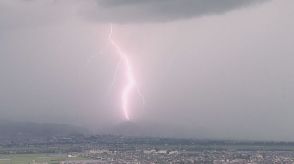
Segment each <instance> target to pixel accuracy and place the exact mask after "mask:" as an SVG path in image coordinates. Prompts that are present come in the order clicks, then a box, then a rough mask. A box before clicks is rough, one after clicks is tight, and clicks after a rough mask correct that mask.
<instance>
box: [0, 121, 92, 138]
mask: <svg viewBox="0 0 294 164" xmlns="http://www.w3.org/2000/svg"><path fill="white" fill-rule="evenodd" d="M87 132H88V131H87V129H84V128H81V127H77V126H73V125H67V124H55V123H34V122H13V121H3V120H2V121H0V137H5V138H6V137H15V136H26V137H30V136H33V137H51V136H68V135H74V134H85V133H87Z"/></svg>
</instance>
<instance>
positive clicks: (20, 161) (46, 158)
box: [0, 154, 83, 164]
mask: <svg viewBox="0 0 294 164" xmlns="http://www.w3.org/2000/svg"><path fill="white" fill-rule="evenodd" d="M82 159H83V158H80V157H74V158H68V157H67V155H59V154H58V155H57V154H15V155H0V164H33V163H34V162H35V163H49V164H57V163H59V162H60V161H66V160H71V161H72V160H82Z"/></svg>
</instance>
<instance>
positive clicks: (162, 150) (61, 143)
mask: <svg viewBox="0 0 294 164" xmlns="http://www.w3.org/2000/svg"><path fill="white" fill-rule="evenodd" d="M293 162H294V143H291V142H253V141H250V142H249V141H246V142H245V141H230V140H223V141H221V140H195V139H171V138H154V137H125V136H116V135H69V136H50V137H31V136H30V137H26V136H22V135H16V136H14V137H9V138H1V140H0V164H6V163H7V164H11V163H31V164H53V163H55V164H58V163H59V164H101V163H102V164H103V163H113V164H120V163H130V164H137V163H138V164H141V163H142V164H144V163H180V164H181V163H183V164H185V163H187V164H190V163H191V164H192V163H208V164H210V163H211V164H233V163H235V164H239V163H241V164H245V163H246V164H247V163H252V164H253V163H256V164H258V163H266V164H267V163H286V164H287V163H293Z"/></svg>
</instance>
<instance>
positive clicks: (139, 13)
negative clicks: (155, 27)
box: [95, 0, 267, 23]
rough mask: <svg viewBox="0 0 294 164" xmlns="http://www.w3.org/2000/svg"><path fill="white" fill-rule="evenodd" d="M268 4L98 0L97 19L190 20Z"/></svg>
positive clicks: (229, 0)
mask: <svg viewBox="0 0 294 164" xmlns="http://www.w3.org/2000/svg"><path fill="white" fill-rule="evenodd" d="M264 1H267V0H98V1H97V6H98V9H97V10H96V11H95V15H96V19H98V20H103V21H112V22H120V23H129V22H158V21H173V20H179V19H187V18H193V17H199V16H204V15H214V14H223V13H226V12H228V11H231V10H234V9H238V8H242V7H246V6H249V5H254V4H258V3H261V2H264Z"/></svg>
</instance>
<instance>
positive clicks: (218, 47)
mask: <svg viewBox="0 0 294 164" xmlns="http://www.w3.org/2000/svg"><path fill="white" fill-rule="evenodd" d="M293 17H294V1H293V0H160V1H158V0H87V1H86V0H63V1H58V0H42V1H39V0H1V1H0V91H1V92H0V119H6V120H21V121H38V122H59V123H71V124H77V125H82V126H86V127H89V128H103V127H108V126H109V125H115V124H118V123H120V122H122V121H123V114H122V110H121V102H120V96H121V90H122V87H123V85H124V76H123V75H124V74H123V73H124V70H123V68H121V67H120V69H119V71H118V73H117V76H116V80H115V83H114V84H113V83H112V81H113V76H114V74H115V68H116V67H117V63H118V62H119V57H118V55H117V54H116V53H115V51H114V50H113V47H112V46H111V44H110V43H109V41H108V34H109V24H110V23H112V24H113V37H114V38H115V40H116V41H117V42H118V43H119V44H120V46H121V48H122V49H123V50H124V51H125V52H127V54H128V55H129V58H130V61H131V64H132V66H133V68H134V74H135V75H136V79H137V84H138V87H139V88H140V90H141V92H142V93H143V95H144V97H145V100H146V102H145V104H142V102H141V101H140V98H139V97H138V96H137V95H136V94H135V93H134V94H132V99H131V109H130V115H131V118H132V121H134V122H136V123H138V124H139V123H141V124H145V125H154V124H158V125H160V126H159V127H161V128H166V129H171V128H174V135H175V136H177V137H179V136H180V137H181V136H183V137H197V136H204V137H210V138H233V139H258V140H292V141H294V130H293V127H292V126H293V125H294V119H293V116H294V108H293V107H294V71H293V70H294V55H293V54H294V48H293V43H294V21H293ZM177 129H181V131H180V130H179V131H177ZM183 129H184V130H183ZM180 132H181V133H180ZM199 133H202V134H199ZM170 136H171V137H173V135H170Z"/></svg>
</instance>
